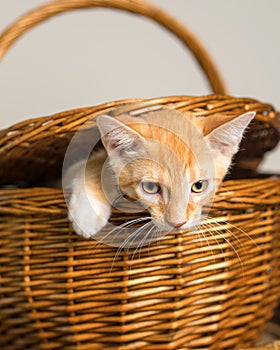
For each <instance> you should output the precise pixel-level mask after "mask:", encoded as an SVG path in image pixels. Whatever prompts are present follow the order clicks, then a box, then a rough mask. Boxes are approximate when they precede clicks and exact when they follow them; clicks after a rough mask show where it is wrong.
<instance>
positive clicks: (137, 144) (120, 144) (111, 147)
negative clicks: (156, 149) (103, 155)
mask: <svg viewBox="0 0 280 350" xmlns="http://www.w3.org/2000/svg"><path fill="white" fill-rule="evenodd" d="M96 123H97V126H98V129H99V131H100V133H101V137H102V142H103V145H104V147H105V148H106V150H107V152H108V153H111V152H112V151H117V152H118V154H119V155H135V154H137V155H139V153H140V151H141V150H142V149H143V145H144V138H143V137H142V136H141V135H140V134H138V133H137V132H136V131H134V130H133V129H131V128H130V127H128V126H127V125H125V124H124V123H122V122H120V121H119V120H117V119H115V118H112V117H109V116H108V115H100V116H98V117H97V119H96Z"/></svg>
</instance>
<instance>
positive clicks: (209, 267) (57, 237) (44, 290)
mask: <svg viewBox="0 0 280 350" xmlns="http://www.w3.org/2000/svg"><path fill="white" fill-rule="evenodd" d="M256 198H258V201H256ZM279 201H280V186H279V180H277V179H274V180H272V179H265V180H234V181H228V182H227V183H225V184H224V186H223V187H222V188H221V189H220V191H219V194H218V196H217V197H216V202H215V203H214V207H213V210H212V213H211V215H212V216H213V217H214V219H212V220H209V221H208V225H207V227H208V229H203V228H202V229H201V230H199V231H193V232H186V233H184V234H182V233H176V234H175V233H173V234H169V235H168V236H167V237H165V238H164V239H163V240H162V241H160V242H159V243H157V244H153V245H151V246H150V247H146V248H142V249H141V250H140V251H138V252H135V251H134V250H133V251H131V252H128V251H122V252H119V253H117V251H116V249H114V248H110V247H106V246H104V245H95V243H94V242H91V241H86V240H83V239H81V238H79V237H78V236H77V235H75V234H73V233H71V229H70V227H69V224H68V221H67V219H66V208H65V203H64V199H63V195H62V193H61V192H60V191H59V190H54V189H45V188H41V189H40V188H38V189H35V188H33V189H24V190H19V189H10V190H8V189H6V190H2V191H1V198H0V204H1V205H0V213H1V222H0V225H1V245H0V247H1V248H0V254H1V288H0V293H1V304H2V306H1V319H2V322H1V332H0V333H1V337H0V344H2V346H4V347H5V349H31V348H35V349H36V348H39V347H40V348H42V349H74V348H75V349H115V348H118V349H151V350H152V349H167V348H168V349H231V348H233V347H235V346H237V345H238V346H240V347H241V346H243V347H248V346H250V345H252V344H253V342H254V341H255V340H256V339H258V337H259V335H260V333H261V331H262V330H263V329H264V327H265V323H266V320H268V319H269V318H270V317H271V316H272V312H273V308H274V307H275V306H276V303H277V297H278V296H279V285H280V276H279V255H280V246H279V225H280V222H279V218H280V208H279ZM256 202H257V203H256ZM123 219H124V218H123V214H120V213H115V214H114V216H113V221H114V223H115V224H117V223H119V222H121V221H122V220H123ZM236 226H238V228H236Z"/></svg>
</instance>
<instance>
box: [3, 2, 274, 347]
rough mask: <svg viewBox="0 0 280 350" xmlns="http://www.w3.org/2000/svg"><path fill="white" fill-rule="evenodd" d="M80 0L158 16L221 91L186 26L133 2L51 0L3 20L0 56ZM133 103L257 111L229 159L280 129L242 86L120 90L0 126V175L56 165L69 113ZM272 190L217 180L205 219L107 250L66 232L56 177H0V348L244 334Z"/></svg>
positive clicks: (260, 299) (267, 300)
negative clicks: (185, 92)
mask: <svg viewBox="0 0 280 350" xmlns="http://www.w3.org/2000/svg"><path fill="white" fill-rule="evenodd" d="M140 4H141V5H140ZM144 5H145V6H144ZM92 6H103V7H113V8H119V9H122V10H127V11H131V12H134V13H140V14H141V15H144V16H147V17H149V18H151V19H153V20H155V21H157V22H158V23H160V24H162V25H163V26H165V27H166V28H168V29H169V30H171V31H172V32H173V33H174V34H175V35H177V36H178V37H179V38H180V39H181V40H182V41H183V42H184V43H185V44H186V45H187V46H188V47H189V48H190V49H191V50H192V51H193V52H194V54H195V55H196V56H197V59H198V60H199V62H200V64H201V66H202V67H203V69H204V71H205V72H206V75H207V77H208V79H209V80H210V83H211V85H212V87H213V90H214V92H217V93H223V92H224V91H225V89H224V87H223V84H222V82H221V80H220V78H219V76H218V74H217V72H216V69H215V66H214V65H213V64H212V62H211V60H209V58H208V56H207V54H206V53H205V51H204V50H203V49H201V46H200V44H199V43H198V42H197V41H196V39H195V37H193V35H190V33H189V32H188V31H186V29H184V28H183V27H182V26H181V25H179V24H178V23H177V22H176V21H175V20H174V19H173V18H171V17H170V16H169V15H167V14H166V13H164V12H162V11H161V10H158V9H157V8H155V7H154V6H151V5H149V4H147V3H144V2H143V1H141V2H140V1H135V0H134V1H125V0H123V1H120V0H119V1H117V0H116V1H105V0H104V1H64V0H60V1H55V2H53V3H50V4H48V5H45V6H43V7H41V8H40V9H38V10H35V11H32V12H31V13H30V14H27V15H26V16H24V17H23V18H21V19H20V20H19V21H17V22H16V23H15V24H14V25H12V26H11V27H10V28H9V29H7V31H6V32H5V33H3V35H2V36H0V55H1V56H3V55H4V53H5V52H6V50H7V49H8V47H10V46H11V44H12V43H13V42H14V41H15V40H16V38H18V37H19V36H20V35H22V34H23V33H24V32H25V31H26V30H28V29H29V28H31V27H32V26H34V25H35V24H37V23H39V22H41V21H42V20H44V19H46V18H49V17H51V16H53V15H55V14H57V13H61V12H64V11H68V10H71V9H75V8H82V7H92ZM186 33H187V34H186ZM194 43H195V44H194ZM197 47H198V48H199V49H197ZM199 57H200V58H199ZM206 62H208V63H206ZM209 62H210V67H211V68H209ZM138 102H141V103H144V104H145V105H146V106H147V105H151V106H152V105H156V104H161V105H165V106H167V107H169V108H174V109H177V110H179V111H181V112H183V113H184V112H186V111H192V112H193V113H196V114H197V115H204V116H205V117H207V116H209V115H211V114H215V113H224V114H238V113H239V114H241V113H243V112H245V111H251V110H254V111H257V116H256V119H255V121H254V122H253V124H252V125H251V131H250V132H249V133H248V134H247V137H246V139H245V140H244V143H243V146H242V147H243V148H246V150H245V151H243V152H242V153H239V156H238V158H237V166H236V170H238V172H241V170H240V169H241V168H246V169H248V168H249V169H253V170H254V169H255V168H256V165H257V164H258V162H259V161H260V159H261V158H262V156H263V154H264V153H265V152H266V151H267V150H268V149H271V148H273V147H274V146H275V145H276V144H277V142H278V140H279V120H278V119H277V118H278V114H277V112H276V111H275V110H274V109H273V107H272V106H271V105H269V104H263V103H261V102H259V101H256V100H254V99H249V98H234V97H229V96H223V95H209V96H203V97H191V96H179V97H162V98H157V99H151V100H147V101H144V100H132V99H130V100H126V101H119V102H112V103H108V104H104V105H100V106H95V107H89V108H83V109H78V110H74V111H67V112H63V113H60V114H56V115H53V116H50V117H44V118H38V119H32V120H28V121H24V122H22V123H19V124H17V125H15V126H12V127H11V128H9V129H7V130H3V131H2V132H1V133H0V179H1V184H7V183H14V182H18V183H22V182H25V183H29V185H30V184H36V183H39V180H42V178H43V177H44V176H45V175H46V172H47V174H48V177H51V176H55V175H59V173H60V169H61V166H62V162H63V157H64V154H65V150H66V148H67V145H68V143H69V141H70V140H71V137H72V136H73V134H74V132H75V131H76V130H78V129H79V128H80V126H81V125H83V124H84V123H85V122H86V121H88V120H89V119H91V118H94V117H95V116H96V115H97V114H99V113H100V112H106V111H108V110H111V109H112V108H113V107H120V106H124V108H126V106H127V105H128V106H129V105H131V104H133V103H138ZM256 140H257V141H259V142H258V143H256ZM85 144H86V139H85ZM279 202H280V180H279V179H277V178H267V179H250V180H249V179H243V180H236V179H235V180H231V181H226V182H225V183H224V184H223V186H222V187H221V189H220V190H219V192H218V194H217V196H216V198H215V202H214V205H213V208H212V211H211V213H210V216H211V218H209V219H207V221H206V222H205V225H204V226H202V227H201V228H200V229H197V230H196V231H185V232H176V233H170V234H169V235H167V236H166V237H165V238H164V239H162V240H161V241H160V242H158V243H154V244H152V245H150V246H149V247H144V248H141V249H139V250H137V251H135V250H132V251H128V250H124V251H119V252H118V251H117V250H116V249H115V248H111V247H107V246H105V245H102V244H96V243H95V242H94V241H87V240H83V239H81V238H80V237H78V236H77V235H76V234H74V233H73V232H72V229H71V227H70V225H69V222H68V220H67V210H66V205H65V201H64V197H63V193H62V192H61V191H60V190H58V189H52V188H39V187H38V188H36V187H31V188H27V189H7V188H3V189H1V190H0V304H1V313H0V319H1V324H0V345H2V347H3V348H4V349H5V350H6V349H7V350H14V349H28V350H29V349H36V350H37V349H63V350H68V349H69V350H70V349H71V350H72V349H80V350H82V349H83V350H84V349H90V350H91V349H93V350H94V349H102V350H103V349H106V350H107V349H108V350H110V349H119V350H120V349H122V350H131V349H145V350H156V349H160V350H162V349H177V350H187V349H201V350H202V349H204V350H206V349H213V350H219V349H233V348H241V347H243V348H248V347H250V346H253V345H254V344H255V342H256V340H257V339H258V337H259V335H260V333H261V331H262V330H263V329H264V328H265V325H266V322H267V320H268V319H270V318H271V316H272V314H273V310H274V308H275V306H276V305H277V299H278V297H279V287H280V272H279V260H280V259H279V255H280V243H279V242H280V240H279V238H280V237H279V235H280V205H279ZM129 218H131V216H130V217H129ZM127 219H128V216H124V214H123V213H120V212H116V211H115V212H114V213H113V216H112V219H111V220H112V222H113V223H114V224H118V223H121V222H123V221H124V220H127Z"/></svg>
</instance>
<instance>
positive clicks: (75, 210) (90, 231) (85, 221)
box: [68, 192, 111, 238]
mask: <svg viewBox="0 0 280 350" xmlns="http://www.w3.org/2000/svg"><path fill="white" fill-rule="evenodd" d="M110 215H111V207H110V205H109V204H108V203H107V202H103V201H100V200H97V199H96V198H95V197H93V196H92V195H90V194H89V193H85V192H82V193H78V194H76V193H72V195H71V198H70V202H69V205H68V218H69V220H70V221H71V222H72V227H73V229H74V231H75V232H76V233H77V234H78V235H80V236H82V237H84V238H91V237H94V235H95V234H96V233H97V232H99V231H100V230H101V229H102V228H103V227H104V226H106V224H107V223H108V220H109V218H110Z"/></svg>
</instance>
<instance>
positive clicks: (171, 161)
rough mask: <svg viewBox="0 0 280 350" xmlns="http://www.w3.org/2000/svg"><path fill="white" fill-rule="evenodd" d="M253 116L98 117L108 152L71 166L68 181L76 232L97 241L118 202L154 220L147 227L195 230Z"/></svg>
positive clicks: (163, 112) (170, 113) (162, 113)
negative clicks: (130, 204)
mask: <svg viewBox="0 0 280 350" xmlns="http://www.w3.org/2000/svg"><path fill="white" fill-rule="evenodd" d="M254 115H255V113H254V112H248V113H245V114H242V115H234V116H233V115H212V116H209V117H204V116H201V117H199V116H197V115H194V114H193V113H191V112H188V113H179V112H177V111H175V110H171V109H167V108H163V109H159V110H155V111H150V112H147V113H142V114H141V115H140V116H137V117H135V116H131V115H129V114H123V115H120V116H118V117H117V118H116V117H114V118H113V117H111V116H109V115H100V116H98V117H97V119H96V124H97V127H98V130H99V132H100V135H101V140H102V143H103V146H104V147H103V148H102V149H100V150H98V151H96V152H93V154H92V155H91V156H90V157H89V159H88V160H81V161H79V162H76V163H75V164H74V165H72V166H71V167H70V168H69V169H68V170H67V172H66V175H65V177H64V179H63V181H64V187H65V188H68V189H69V190H70V200H69V204H68V216H69V219H70V221H71V222H72V226H73V228H74V230H75V231H76V233H77V234H79V235H81V236H83V237H84V238H94V237H95V236H96V235H97V234H98V232H100V231H101V230H102V229H103V228H104V227H105V226H106V225H107V224H108V220H109V218H110V215H111V209H112V206H114V201H115V200H116V199H117V198H119V197H123V198H125V199H126V200H128V201H130V202H133V201H135V202H137V203H140V206H141V207H143V208H144V209H146V210H147V211H148V212H149V216H148V217H147V216H144V217H143V222H145V220H148V221H149V222H151V223H152V226H151V227H154V228H156V229H157V230H158V232H167V231H174V230H175V231H176V230H185V229H189V228H192V227H195V226H196V225H198V224H199V223H200V221H201V220H202V217H203V208H204V207H205V206H206V205H209V203H210V202H211V200H212V198H213V197H214V195H215V192H216V190H217V188H218V186H219V184H220V183H221V182H222V180H223V178H224V176H225V175H226V173H227V172H228V170H229V168H230V165H231V162H232V157H233V156H234V154H235V153H236V152H237V151H238V148H239V144H240V141H241V139H242V137H243V134H244V131H245V130H246V128H247V126H248V125H249V123H250V122H251V120H252V119H253V118H254ZM138 221H139V222H141V219H138ZM144 226H145V225H144ZM123 227H125V225H124V226H123ZM149 227H150V226H149ZM113 231H114V230H113ZM150 231H151V230H150ZM150 231H149V232H150ZM146 236H147V235H146Z"/></svg>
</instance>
